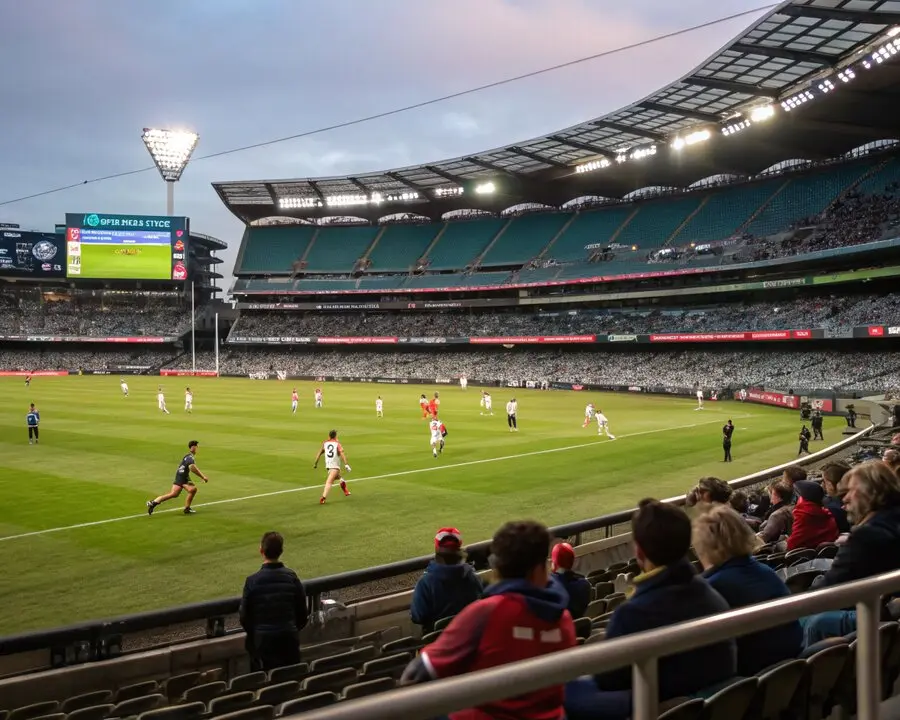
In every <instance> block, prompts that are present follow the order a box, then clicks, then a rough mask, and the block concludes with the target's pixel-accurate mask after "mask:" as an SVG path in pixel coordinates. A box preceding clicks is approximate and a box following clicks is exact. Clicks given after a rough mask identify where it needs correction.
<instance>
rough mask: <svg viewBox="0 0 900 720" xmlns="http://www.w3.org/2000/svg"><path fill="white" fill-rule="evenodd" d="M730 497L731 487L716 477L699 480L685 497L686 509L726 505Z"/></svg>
mask: <svg viewBox="0 0 900 720" xmlns="http://www.w3.org/2000/svg"><path fill="white" fill-rule="evenodd" d="M730 497H731V485H729V484H728V483H727V482H724V481H723V480H719V478H717V477H705V478H700V481H699V482H698V483H697V484H696V485H695V486H694V488H693V489H692V490H691V491H690V492H689V493H688V494H687V496H686V497H685V504H686V505H687V506H688V507H694V506H695V505H699V506H703V507H705V506H709V505H716V504H723V503H727V502H728V500H729V498H730Z"/></svg>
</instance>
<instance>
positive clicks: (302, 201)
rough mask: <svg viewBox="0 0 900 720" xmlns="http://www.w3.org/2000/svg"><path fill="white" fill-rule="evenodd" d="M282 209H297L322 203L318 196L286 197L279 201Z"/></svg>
mask: <svg viewBox="0 0 900 720" xmlns="http://www.w3.org/2000/svg"><path fill="white" fill-rule="evenodd" d="M278 206H279V207H280V208H281V209H282V210H297V209H299V208H313V207H321V206H322V203H321V202H320V201H319V200H317V199H316V198H310V197H285V198H281V199H279V201H278Z"/></svg>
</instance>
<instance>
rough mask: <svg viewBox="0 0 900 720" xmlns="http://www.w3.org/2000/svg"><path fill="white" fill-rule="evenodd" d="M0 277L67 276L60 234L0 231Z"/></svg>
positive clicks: (64, 253) (41, 278) (38, 278)
mask: <svg viewBox="0 0 900 720" xmlns="http://www.w3.org/2000/svg"><path fill="white" fill-rule="evenodd" d="M0 276H4V277H16V278H31V279H35V280H44V279H48V278H64V277H65V276H66V249H65V247H63V241H62V236H61V235H53V234H51V233H38V232H25V231H22V230H18V229H3V230H0Z"/></svg>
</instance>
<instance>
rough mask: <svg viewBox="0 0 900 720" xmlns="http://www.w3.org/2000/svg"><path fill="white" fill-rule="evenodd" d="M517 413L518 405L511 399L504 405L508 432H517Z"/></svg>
mask: <svg viewBox="0 0 900 720" xmlns="http://www.w3.org/2000/svg"><path fill="white" fill-rule="evenodd" d="M518 413H519V403H518V402H516V399H515V398H513V399H512V400H510V401H509V402H508V403H506V424H507V425H509V431H510V432H519V422H518V420H517V419H516V416H517V415H518Z"/></svg>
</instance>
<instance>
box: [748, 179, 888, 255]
mask: <svg viewBox="0 0 900 720" xmlns="http://www.w3.org/2000/svg"><path fill="white" fill-rule="evenodd" d="M809 226H815V228H814V229H813V230H812V231H811V232H806V233H801V232H796V230H797V229H798V228H800V227H809ZM898 228H900V187H898V184H897V183H896V182H894V183H892V184H891V185H889V186H888V187H887V188H885V191H884V192H883V193H880V194H876V195H859V194H855V193H850V194H848V195H847V196H845V197H844V198H842V199H840V200H838V201H836V202H835V203H833V204H832V205H831V206H830V207H829V208H828V209H827V210H826V211H825V212H824V213H822V215H820V216H819V217H814V218H807V219H806V220H804V221H802V222H800V223H796V227H795V228H794V231H793V232H790V233H788V235H787V237H785V238H782V239H772V238H750V239H748V240H747V241H746V242H745V244H744V246H743V247H742V248H741V249H740V250H739V252H737V253H736V254H734V255H732V256H731V258H730V259H731V261H732V262H757V261H761V260H771V259H774V258H779V257H787V256H792V255H803V254H805V253H811V252H817V251H819V250H831V249H834V248H841V247H848V246H851V245H862V244H863V243H869V242H874V241H876V240H881V239H884V238H887V237H888V236H890V235H896V234H897V231H898Z"/></svg>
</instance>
